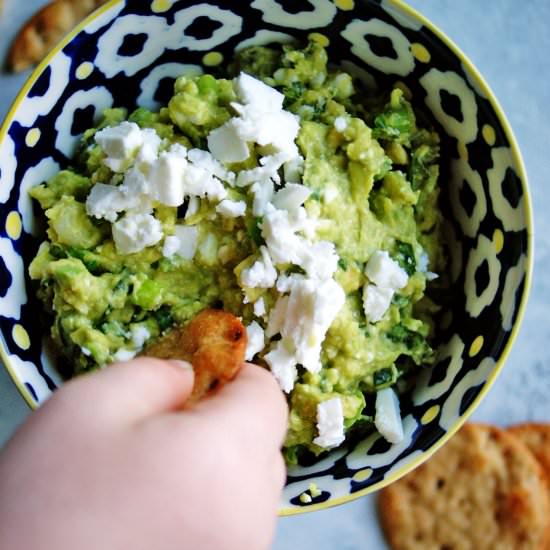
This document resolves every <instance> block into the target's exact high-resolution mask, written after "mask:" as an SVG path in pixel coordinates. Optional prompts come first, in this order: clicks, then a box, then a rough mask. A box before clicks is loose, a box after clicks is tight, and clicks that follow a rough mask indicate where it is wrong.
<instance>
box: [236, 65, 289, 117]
mask: <svg viewBox="0 0 550 550" xmlns="http://www.w3.org/2000/svg"><path fill="white" fill-rule="evenodd" d="M233 83H234V87H235V92H236V93H237V95H238V97H239V99H240V100H241V102H242V103H244V104H249V105H252V106H253V107H254V108H255V109H258V110H259V111H264V112H273V111H280V110H281V109H282V108H283V102H284V100H285V96H284V95H283V94H282V93H281V92H279V91H278V90H276V89H275V88H271V87H270V86H268V85H267V84H264V83H263V82H262V81H261V80H258V79H257V78H254V77H253V76H250V75H249V74H246V73H241V74H240V75H239V76H238V77H237V78H235V80H234V81H233Z"/></svg>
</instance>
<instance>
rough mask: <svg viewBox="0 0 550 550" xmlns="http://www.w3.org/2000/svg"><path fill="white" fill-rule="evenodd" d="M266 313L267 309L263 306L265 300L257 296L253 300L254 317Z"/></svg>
mask: <svg viewBox="0 0 550 550" xmlns="http://www.w3.org/2000/svg"><path fill="white" fill-rule="evenodd" d="M266 313H267V310H266V308H265V300H264V299H263V298H259V299H258V300H256V301H255V302H254V315H256V317H263V316H264V315H265V314H266Z"/></svg>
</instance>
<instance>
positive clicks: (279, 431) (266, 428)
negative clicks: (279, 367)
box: [192, 363, 288, 449]
mask: <svg viewBox="0 0 550 550" xmlns="http://www.w3.org/2000/svg"><path fill="white" fill-rule="evenodd" d="M192 412H195V413H197V414H204V415H209V416H212V417H215V419H216V422H217V423H219V426H220V428H221V429H223V430H229V431H230V432H231V433H234V434H235V436H236V437H239V438H240V439H246V440H248V441H252V442H253V444H254V445H261V446H264V445H265V446H266V448H269V449H272V448H280V447H281V445H282V443H283V440H284V437H285V434H286V430H287V422H288V405H287V403H286V400H285V397H284V395H283V392H282V391H281V389H280V387H279V385H278V384H277V382H276V381H275V379H274V378H273V376H272V375H271V374H270V373H269V372H268V371H267V370H266V369H263V368H261V367H258V366H256V365H252V364H249V363H247V364H245V365H244V366H243V368H242V369H241V371H240V372H239V374H238V375H237V377H236V378H235V380H233V381H232V382H230V383H228V384H226V385H225V386H224V387H223V388H221V389H220V390H219V391H218V392H216V393H215V394H213V395H212V396H210V397H208V398H207V399H204V400H203V401H201V402H199V403H197V404H196V405H195V406H194V407H193V409H192Z"/></svg>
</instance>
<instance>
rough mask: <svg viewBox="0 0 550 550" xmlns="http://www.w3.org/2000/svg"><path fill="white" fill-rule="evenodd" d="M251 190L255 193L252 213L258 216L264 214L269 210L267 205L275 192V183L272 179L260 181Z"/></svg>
mask: <svg viewBox="0 0 550 550" xmlns="http://www.w3.org/2000/svg"><path fill="white" fill-rule="evenodd" d="M250 190H251V191H252V194H253V195H254V201H253V203H252V214H253V215H254V216H256V217H259V216H263V215H264V214H265V212H266V210H267V205H268V204H269V203H270V201H271V199H272V198H273V194H274V193H275V185H274V184H273V181H271V180H269V179H268V180H265V181H258V182H256V183H255V184H254V185H253V186H252V187H251V188H250Z"/></svg>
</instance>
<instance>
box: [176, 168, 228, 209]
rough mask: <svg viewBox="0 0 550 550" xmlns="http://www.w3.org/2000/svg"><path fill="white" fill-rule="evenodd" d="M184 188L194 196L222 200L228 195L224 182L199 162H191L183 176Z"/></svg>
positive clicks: (188, 193)
mask: <svg viewBox="0 0 550 550" xmlns="http://www.w3.org/2000/svg"><path fill="white" fill-rule="evenodd" d="M183 188H184V192H185V194H187V195H190V196H192V197H201V198H204V197H208V198H209V199H210V200H218V201H221V200H223V199H225V197H227V190H226V189H225V186H224V184H223V183H222V182H221V181H220V180H219V179H218V178H216V177H215V176H213V175H212V174H210V173H209V172H208V170H206V169H205V168H203V167H202V166H200V165H198V164H191V163H190V164H189V165H188V166H187V170H186V171H185V174H184V176H183Z"/></svg>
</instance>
